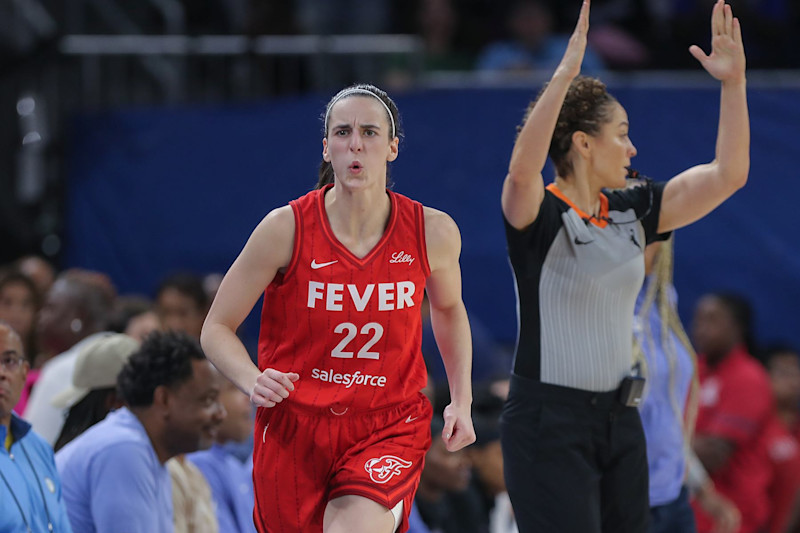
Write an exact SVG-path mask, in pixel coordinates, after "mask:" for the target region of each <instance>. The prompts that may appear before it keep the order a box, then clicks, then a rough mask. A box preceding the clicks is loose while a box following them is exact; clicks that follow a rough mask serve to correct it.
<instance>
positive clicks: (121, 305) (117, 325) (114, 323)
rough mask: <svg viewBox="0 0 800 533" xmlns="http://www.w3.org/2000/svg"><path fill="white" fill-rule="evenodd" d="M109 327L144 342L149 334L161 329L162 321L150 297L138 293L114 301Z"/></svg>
mask: <svg viewBox="0 0 800 533" xmlns="http://www.w3.org/2000/svg"><path fill="white" fill-rule="evenodd" d="M108 329H109V330H111V331H115V332H117V333H124V334H125V335H128V336H129V337H132V338H134V339H136V340H137V341H139V342H142V341H143V340H144V338H145V337H146V336H147V335H148V334H150V333H152V332H153V331H156V330H159V329H161V322H159V320H158V315H157V314H156V312H155V310H154V309H153V303H152V302H151V301H150V300H149V299H147V298H145V297H144V296H137V295H128V296H120V297H119V298H117V301H116V302H115V303H114V309H113V311H112V313H111V320H110V321H109V326H108Z"/></svg>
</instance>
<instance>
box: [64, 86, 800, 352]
mask: <svg viewBox="0 0 800 533" xmlns="http://www.w3.org/2000/svg"><path fill="white" fill-rule="evenodd" d="M534 93H535V91H534V90H531V91H526V90H499V89H492V90H483V89H482V90H458V91H455V90H453V91H450V90H447V91H445V90H441V91H425V92H416V93H409V94H404V95H400V96H397V97H396V101H397V104H398V106H399V108H400V110H401V113H402V115H403V124H404V126H405V130H406V135H407V137H406V138H405V139H404V140H403V141H402V142H401V145H400V146H401V148H400V157H399V158H398V160H397V161H396V162H395V163H394V164H393V166H392V169H391V173H392V179H393V181H394V183H395V186H394V189H395V190H396V191H398V192H400V193H403V194H406V195H408V196H411V197H413V198H415V199H417V200H419V201H421V202H423V203H424V204H426V205H429V206H432V207H436V208H438V209H441V210H444V211H446V212H448V213H450V214H451V215H452V216H453V218H454V219H455V220H456V222H457V223H458V225H459V227H460V228H461V233H462V239H463V254H462V268H463V275H464V300H465V302H466V304H467V307H468V310H469V312H470V315H471V316H473V317H474V318H475V319H477V320H480V321H481V322H483V324H484V325H485V326H486V328H487V329H488V331H490V332H491V333H492V334H493V335H494V336H495V337H496V339H497V340H498V341H499V342H502V343H510V344H513V342H514V339H515V336H516V316H515V297H514V289H513V282H512V275H511V270H510V267H509V265H508V261H507V259H506V254H505V238H504V233H503V224H502V217H501V211H500V188H501V184H502V181H503V178H504V176H505V171H506V168H507V164H508V158H509V155H510V151H511V146H512V143H513V141H514V136H515V127H516V125H517V124H518V123H519V122H520V119H521V117H522V114H523V112H524V110H525V108H526V106H527V104H528V101H529V98H530V97H531V96H532V95H533V94H534ZM614 94H615V95H616V96H617V97H618V99H619V100H620V102H621V103H622V104H623V105H624V106H625V107H626V109H627V111H628V114H629V117H630V121H631V137H632V139H633V141H634V143H635V144H636V147H637V148H638V150H639V155H638V156H637V157H636V159H635V160H634V166H635V167H636V168H638V169H639V170H641V171H642V172H643V173H645V174H647V175H649V176H651V177H653V178H654V179H656V180H664V179H668V178H669V177H671V176H673V175H675V174H676V173H678V172H680V171H681V170H683V169H685V168H687V167H689V166H692V165H694V164H698V163H702V162H708V161H710V160H711V159H713V157H714V144H715V137H716V126H717V118H718V107H719V101H718V100H719V90H718V89H688V90H687V89H681V90H678V89H652V88H647V89H643V88H639V89H637V88H619V89H616V90H614ZM328 97H329V95H313V96H307V97H296V98H290V99H280V100H273V101H269V102H263V103H254V104H248V105H237V106H230V105H228V106H224V107H222V106H221V107H203V108H167V109H143V110H128V111H120V112H113V113H107V114H102V115H93V116H83V117H80V118H78V119H76V120H75V122H74V127H73V129H72V135H71V149H70V163H69V172H68V175H69V178H68V180H69V181H68V202H67V204H68V219H67V223H68V228H67V234H66V253H65V259H66V264H67V265H68V266H80V267H85V268H93V269H98V270H102V271H105V272H107V273H109V274H110V275H111V277H112V278H113V280H114V282H115V283H116V284H117V286H118V287H119V289H120V292H140V293H145V294H151V293H152V291H153V289H154V288H155V286H156V284H157V282H158V280H159V279H160V278H161V277H162V276H164V275H165V274H167V273H170V272H173V271H176V270H192V271H195V272H198V273H205V272H212V271H219V272H224V271H225V270H226V269H227V268H228V266H229V265H230V263H231V262H232V261H233V260H234V258H235V257H236V255H237V254H238V252H239V251H240V250H241V248H242V246H243V245H244V243H245V241H246V239H247V237H248V236H249V234H250V232H251V231H252V229H253V227H254V226H255V225H256V224H257V223H258V222H259V220H261V218H262V217H263V216H264V215H265V214H266V213H267V212H269V211H270V210H271V209H273V208H275V207H278V206H281V205H284V204H286V202H287V201H288V200H290V199H292V198H295V197H297V196H300V195H302V194H304V193H305V192H307V191H308V190H310V189H311V188H312V187H313V186H314V184H315V183H316V171H317V166H318V164H319V160H320V155H321V150H322V147H321V123H320V119H319V116H320V113H321V112H322V110H323V106H324V104H325V102H326V101H327V99H328ZM750 110H751V120H752V150H751V154H752V165H751V171H750V181H749V182H748V185H747V186H746V187H745V188H744V189H743V190H742V191H740V192H739V193H737V194H736V195H735V196H734V197H733V198H732V199H731V200H729V201H728V202H727V203H726V204H725V205H723V206H722V207H720V208H719V209H717V210H716V211H715V212H714V213H712V214H711V215H710V216H708V217H707V218H705V219H703V220H701V221H700V222H698V223H695V224H694V225H692V226H690V227H688V228H685V229H682V230H680V231H679V232H678V233H677V241H676V267H675V270H676V274H675V283H676V286H677V288H678V292H679V294H680V312H681V316H682V318H683V319H684V322H688V321H689V320H690V319H691V314H692V309H693V306H694V304H695V302H696V300H697V298H698V297H699V296H700V295H702V294H703V293H704V292H707V291H711V290H720V289H722V290H733V291H738V292H742V293H744V294H745V295H746V296H748V297H749V298H750V299H751V300H752V302H753V304H754V307H755V309H756V316H757V324H756V335H757V338H758V339H759V340H760V341H762V342H768V341H774V340H778V339H785V340H789V341H791V342H793V343H794V344H795V345H800V328H798V327H797V324H798V318H797V317H798V312H797V304H798V301H800V246H798V243H799V242H800V241H799V240H798V237H797V230H796V229H795V227H794V226H795V225H796V224H795V221H796V219H797V209H796V207H795V204H796V202H797V201H798V198H800V176H798V175H797V174H798V173H797V166H798V165H797V162H798V158H799V157H800V150H798V148H797V147H796V144H797V143H798V140H799V139H800V135H798V124H800V90H796V89H794V90H789V89H772V90H767V89H751V90H750ZM545 177H546V180H547V181H550V180H551V179H552V171H551V170H549V169H548V170H546V172H545Z"/></svg>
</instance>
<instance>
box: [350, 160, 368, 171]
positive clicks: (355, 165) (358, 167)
mask: <svg viewBox="0 0 800 533" xmlns="http://www.w3.org/2000/svg"><path fill="white" fill-rule="evenodd" d="M347 168H349V169H350V170H351V171H353V172H360V171H361V169H363V168H364V167H362V166H361V163H359V162H358V161H355V162H354V163H352V164H351V165H350V166H349V167H347Z"/></svg>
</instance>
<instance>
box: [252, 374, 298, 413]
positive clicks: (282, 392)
mask: <svg viewBox="0 0 800 533" xmlns="http://www.w3.org/2000/svg"><path fill="white" fill-rule="evenodd" d="M298 379H300V375H299V374H297V373H295V372H281V371H279V370H275V369H274V368H268V369H266V370H264V371H263V372H262V373H261V374H260V375H259V376H258V378H256V383H255V385H254V386H253V389H252V390H251V391H250V401H251V402H253V404H254V405H257V406H258V407H275V406H276V405H278V404H279V403H281V402H282V401H283V400H284V399H285V398H288V397H289V393H290V392H292V391H293V390H294V382H295V381H297V380H298Z"/></svg>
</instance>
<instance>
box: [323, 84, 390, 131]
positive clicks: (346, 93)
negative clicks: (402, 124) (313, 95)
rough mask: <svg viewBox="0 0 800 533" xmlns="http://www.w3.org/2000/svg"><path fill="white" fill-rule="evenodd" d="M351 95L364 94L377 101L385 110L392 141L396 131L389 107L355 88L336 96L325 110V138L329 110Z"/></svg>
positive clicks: (371, 94) (364, 90)
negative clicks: (390, 124)
mask: <svg viewBox="0 0 800 533" xmlns="http://www.w3.org/2000/svg"><path fill="white" fill-rule="evenodd" d="M351 94H366V95H369V96H373V97H375V99H376V100H378V101H379V102H380V103H381V105H382V106H383V108H384V109H385V110H386V113H387V114H388V115H389V122H391V123H392V136H391V137H390V138H391V139H394V137H395V135H396V134H397V131H396V130H395V127H394V116H392V112H391V111H390V110H389V106H388V105H386V102H384V101H383V99H382V98H381V97H380V96H378V95H377V94H375V93H374V92H372V91H368V90H367V89H360V88H358V87H355V88H353V89H347V90H345V91H342V92H341V93H339V94H337V95H336V97H335V98H334V99H333V101H332V102H331V105H329V106H328V109H326V110H325V135H326V136H327V134H328V114H330V111H331V109H333V105H334V104H335V103H336V102H338V101H339V100H341V99H342V98H344V97H345V96H350V95H351Z"/></svg>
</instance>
